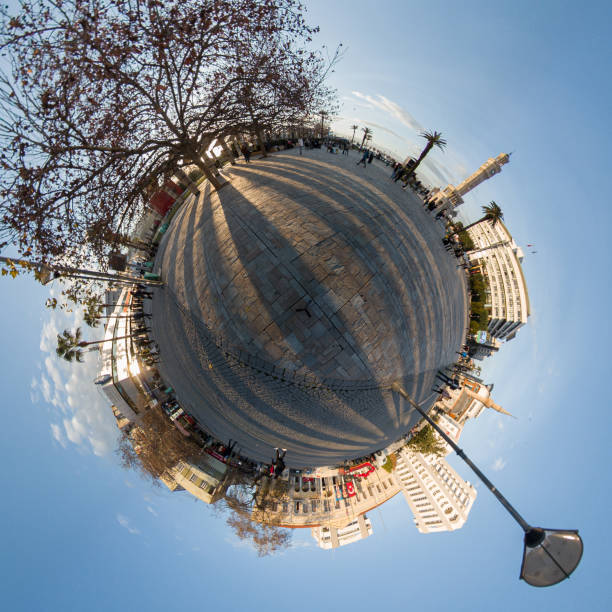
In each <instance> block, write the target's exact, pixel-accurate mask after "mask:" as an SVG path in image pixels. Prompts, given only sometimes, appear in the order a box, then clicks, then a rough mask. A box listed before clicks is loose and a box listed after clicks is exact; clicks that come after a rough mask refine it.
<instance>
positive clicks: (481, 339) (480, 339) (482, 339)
mask: <svg viewBox="0 0 612 612" xmlns="http://www.w3.org/2000/svg"><path fill="white" fill-rule="evenodd" d="M488 336H489V333H488V332H486V331H484V330H482V329H481V330H480V331H478V332H476V336H475V337H474V339H475V340H476V342H477V343H478V344H485V343H486V342H487V339H488Z"/></svg>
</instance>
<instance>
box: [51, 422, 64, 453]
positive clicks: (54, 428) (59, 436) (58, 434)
mask: <svg viewBox="0 0 612 612" xmlns="http://www.w3.org/2000/svg"><path fill="white" fill-rule="evenodd" d="M51 435H52V436H53V437H54V438H55V440H56V441H57V442H58V443H59V444H60V445H61V446H62V447H64V448H66V438H65V437H64V433H63V431H62V428H61V427H60V426H59V425H58V424H57V423H51Z"/></svg>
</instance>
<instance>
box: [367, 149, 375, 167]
mask: <svg viewBox="0 0 612 612" xmlns="http://www.w3.org/2000/svg"><path fill="white" fill-rule="evenodd" d="M373 159H374V151H370V156H369V157H368V164H371V163H372V160H373Z"/></svg>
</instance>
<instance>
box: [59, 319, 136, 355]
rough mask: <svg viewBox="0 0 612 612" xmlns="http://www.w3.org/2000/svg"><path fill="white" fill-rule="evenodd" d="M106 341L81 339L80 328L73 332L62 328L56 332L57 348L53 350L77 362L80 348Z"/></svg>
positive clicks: (81, 353)
mask: <svg viewBox="0 0 612 612" xmlns="http://www.w3.org/2000/svg"><path fill="white" fill-rule="evenodd" d="M131 337H132V335H131V334H130V335H127V336H119V337H118V338H113V340H123V339H124V338H131ZM103 342H106V341H105V340H92V341H90V342H87V341H85V340H81V328H80V327H77V329H76V331H75V332H74V334H73V333H71V332H69V331H68V330H67V329H65V330H64V332H63V333H62V334H57V348H56V349H55V352H56V353H57V356H58V357H62V358H63V359H65V360H66V361H70V362H71V361H72V360H73V359H75V360H76V361H78V362H79V363H81V362H82V361H83V351H82V350H81V348H85V347H86V346H92V345H94V344H102V343H103Z"/></svg>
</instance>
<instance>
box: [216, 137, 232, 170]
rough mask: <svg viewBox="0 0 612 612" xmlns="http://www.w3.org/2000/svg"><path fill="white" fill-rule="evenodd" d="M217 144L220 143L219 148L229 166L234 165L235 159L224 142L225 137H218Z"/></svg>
mask: <svg viewBox="0 0 612 612" xmlns="http://www.w3.org/2000/svg"><path fill="white" fill-rule="evenodd" d="M219 142H220V143H221V148H222V149H223V152H224V153H225V155H227V158H228V159H229V162H230V164H232V166H233V165H235V163H236V159H235V157H234V154H233V153H232V151H231V149H230V148H229V147H228V146H227V142H225V136H219Z"/></svg>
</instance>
